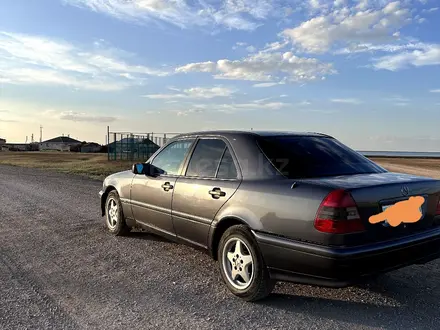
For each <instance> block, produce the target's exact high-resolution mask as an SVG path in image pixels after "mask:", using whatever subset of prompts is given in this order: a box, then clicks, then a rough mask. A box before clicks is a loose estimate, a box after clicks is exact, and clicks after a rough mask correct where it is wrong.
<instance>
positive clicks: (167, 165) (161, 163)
mask: <svg viewBox="0 0 440 330" xmlns="http://www.w3.org/2000/svg"><path fill="white" fill-rule="evenodd" d="M193 141H194V140H180V141H175V142H172V143H170V144H169V145H168V146H166V147H165V148H164V149H163V150H162V151H161V152H160V153H159V154H157V156H156V157H154V159H153V161H152V163H151V165H153V166H155V167H157V168H158V169H160V170H161V171H163V172H164V174H171V175H178V174H179V169H180V166H181V165H182V163H183V161H184V160H185V157H186V155H187V153H188V151H189V149H190V148H191V145H192V143H193Z"/></svg>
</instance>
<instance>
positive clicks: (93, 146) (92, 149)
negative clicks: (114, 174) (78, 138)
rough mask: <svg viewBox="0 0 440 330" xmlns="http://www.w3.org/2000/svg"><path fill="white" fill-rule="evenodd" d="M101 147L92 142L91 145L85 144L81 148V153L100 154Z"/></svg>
mask: <svg viewBox="0 0 440 330" xmlns="http://www.w3.org/2000/svg"><path fill="white" fill-rule="evenodd" d="M101 148H102V147H101V145H100V144H98V143H95V142H90V143H86V144H83V145H82V146H81V152H90V153H93V152H100V151H101Z"/></svg>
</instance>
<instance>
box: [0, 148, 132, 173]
mask: <svg viewBox="0 0 440 330" xmlns="http://www.w3.org/2000/svg"><path fill="white" fill-rule="evenodd" d="M132 163H133V162H132V161H108V160H107V154H81V153H69V152H65V153H61V152H0V164H1V165H12V166H21V167H29V168H41V169H47V170H51V171H56V172H60V173H69V174H76V175H82V176H87V177H89V178H93V179H99V180H102V179H104V178H105V177H106V176H108V175H110V174H113V173H116V172H119V171H124V170H128V169H130V168H131V165H132Z"/></svg>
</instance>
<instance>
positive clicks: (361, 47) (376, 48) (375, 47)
mask: <svg viewBox="0 0 440 330" xmlns="http://www.w3.org/2000/svg"><path fill="white" fill-rule="evenodd" d="M425 47H426V44H424V43H421V42H410V43H407V44H372V43H362V44H355V45H350V46H349V47H346V48H341V49H338V50H336V51H335V52H334V54H338V55H340V54H356V53H376V52H384V53H396V52H399V51H404V50H412V49H422V48H425Z"/></svg>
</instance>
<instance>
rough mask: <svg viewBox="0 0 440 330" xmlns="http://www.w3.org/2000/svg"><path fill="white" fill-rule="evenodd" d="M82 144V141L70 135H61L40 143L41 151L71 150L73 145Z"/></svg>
mask: <svg viewBox="0 0 440 330" xmlns="http://www.w3.org/2000/svg"><path fill="white" fill-rule="evenodd" d="M79 144H81V142H80V141H78V140H75V139H72V138H71V137H68V136H59V137H56V138H54V139H51V140H47V141H43V142H41V143H40V144H39V148H40V151H70V148H71V147H74V146H77V145H79Z"/></svg>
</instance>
